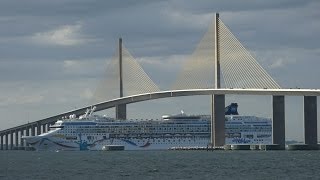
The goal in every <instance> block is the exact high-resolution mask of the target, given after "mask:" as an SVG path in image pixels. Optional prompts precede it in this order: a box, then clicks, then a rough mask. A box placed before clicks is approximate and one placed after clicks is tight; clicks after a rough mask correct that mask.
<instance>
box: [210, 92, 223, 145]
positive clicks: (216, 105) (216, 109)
mask: <svg viewBox="0 0 320 180" xmlns="http://www.w3.org/2000/svg"><path fill="white" fill-rule="evenodd" d="M211 103H212V104H211V107H212V109H211V143H212V145H213V146H214V147H218V146H224V145H225V95H212V96H211Z"/></svg>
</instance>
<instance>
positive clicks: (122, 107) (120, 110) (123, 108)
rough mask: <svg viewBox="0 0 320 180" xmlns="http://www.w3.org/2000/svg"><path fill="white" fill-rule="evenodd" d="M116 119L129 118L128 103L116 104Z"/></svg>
mask: <svg viewBox="0 0 320 180" xmlns="http://www.w3.org/2000/svg"><path fill="white" fill-rule="evenodd" d="M116 119H122V120H124V119H127V105H126V104H119V105H118V106H116Z"/></svg>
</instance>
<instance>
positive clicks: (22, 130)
mask: <svg viewBox="0 0 320 180" xmlns="http://www.w3.org/2000/svg"><path fill="white" fill-rule="evenodd" d="M23 135H24V129H21V131H20V142H19V144H20V146H22V147H24V146H26V145H25V144H24V140H23V139H22V136H23Z"/></svg>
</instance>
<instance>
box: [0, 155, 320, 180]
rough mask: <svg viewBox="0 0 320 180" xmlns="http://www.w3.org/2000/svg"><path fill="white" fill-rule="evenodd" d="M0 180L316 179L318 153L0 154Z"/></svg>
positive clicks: (319, 163) (319, 168) (319, 165)
mask: <svg viewBox="0 0 320 180" xmlns="http://www.w3.org/2000/svg"><path fill="white" fill-rule="evenodd" d="M0 179H32V180H35V179H65V180H66V179H90V180H94V179H152V180H153V179H320V151H213V152H207V151H117V152H115V151H114V152H30V151H29V152H27V151H0Z"/></svg>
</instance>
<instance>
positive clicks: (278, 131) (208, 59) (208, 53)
mask: <svg viewBox="0 0 320 180" xmlns="http://www.w3.org/2000/svg"><path fill="white" fill-rule="evenodd" d="M226 94H244V95H270V96H272V110H273V112H272V117H273V118H272V120H273V131H272V140H273V144H277V145H279V146H280V147H281V148H282V149H283V148H284V147H285V109H284V108H285V103H284V97H285V96H304V106H303V108H304V124H305V126H304V133H305V144H307V145H310V146H315V145H317V96H319V95H320V90H315V89H313V90H310V89H281V87H280V85H278V84H277V83H276V81H275V80H274V79H273V78H272V77H271V76H270V75H269V74H268V73H267V72H266V71H265V70H264V69H263V67H262V66H261V65H260V64H259V63H258V62H257V61H256V60H255V58H254V57H253V56H252V55H251V54H250V52H249V51H248V50H246V48H245V47H244V46H243V45H242V44H241V43H240V41H239V40H238V39H237V38H236V37H235V36H234V35H233V34H232V33H231V31H230V30H229V28H228V27H227V26H226V25H225V24H224V23H223V22H222V20H221V19H220V18H219V15H218V14H216V16H215V18H214V21H213V23H212V24H211V25H210V27H209V29H208V31H207V32H206V33H205V35H204V37H203V38H202V39H201V41H200V42H199V44H198V45H197V48H196V49H195V51H194V52H193V53H192V55H191V56H190V57H189V58H188V59H187V60H186V61H185V63H184V64H183V67H182V71H181V72H180V73H179V74H178V76H177V79H176V80H175V82H174V83H173V85H172V87H171V88H170V89H166V90H162V91H161V90H160V88H159V87H158V86H157V85H156V83H154V82H153V81H152V79H151V78H150V77H149V76H148V75H147V74H146V73H145V71H144V70H143V69H142V67H141V66H140V65H139V63H138V62H137V61H136V60H135V59H134V57H133V56H132V55H131V54H130V52H129V51H128V50H127V49H126V48H125V46H124V45H123V43H122V39H121V38H120V40H119V46H118V48H117V51H116V53H115V55H114V57H113V58H112V60H111V61H110V62H109V66H108V68H107V70H106V74H105V76H104V79H103V80H102V81H101V83H100V84H99V86H98V88H97V90H96V92H95V94H94V97H93V99H92V105H91V106H96V108H97V109H96V111H100V110H104V109H109V108H115V111H116V112H115V114H116V118H117V119H126V118H127V113H126V112H127V104H130V103H136V102H141V101H148V100H153V99H160V98H169V97H178V96H194V95H211V102H212V103H211V110H212V111H211V118H212V119H211V120H212V122H211V130H212V133H211V143H212V145H213V146H222V145H224V138H225V131H224V126H225V124H224V123H225V122H224V121H225V117H224V116H225V115H224V107H225V95H226ZM89 107H90V106H88V107H83V108H79V109H76V110H72V111H68V112H64V113H61V114H58V115H55V116H52V117H48V118H45V119H42V120H38V121H35V122H32V123H28V124H24V125H20V126H17V127H13V128H10V129H6V130H2V131H0V140H1V149H12V148H13V145H14V142H15V146H19V145H22V144H23V142H22V139H21V136H22V135H27V136H29V135H32V136H34V135H36V134H38V135H39V134H40V133H41V132H46V131H48V129H49V125H50V124H53V123H54V122H55V121H56V120H57V119H59V118H62V117H65V116H69V115H72V114H75V115H77V116H79V115H82V114H83V113H84V112H85V110H86V109H87V108H89ZM9 140H10V142H9ZM4 144H5V147H4ZM9 144H10V147H9V146H8V145H9Z"/></svg>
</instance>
